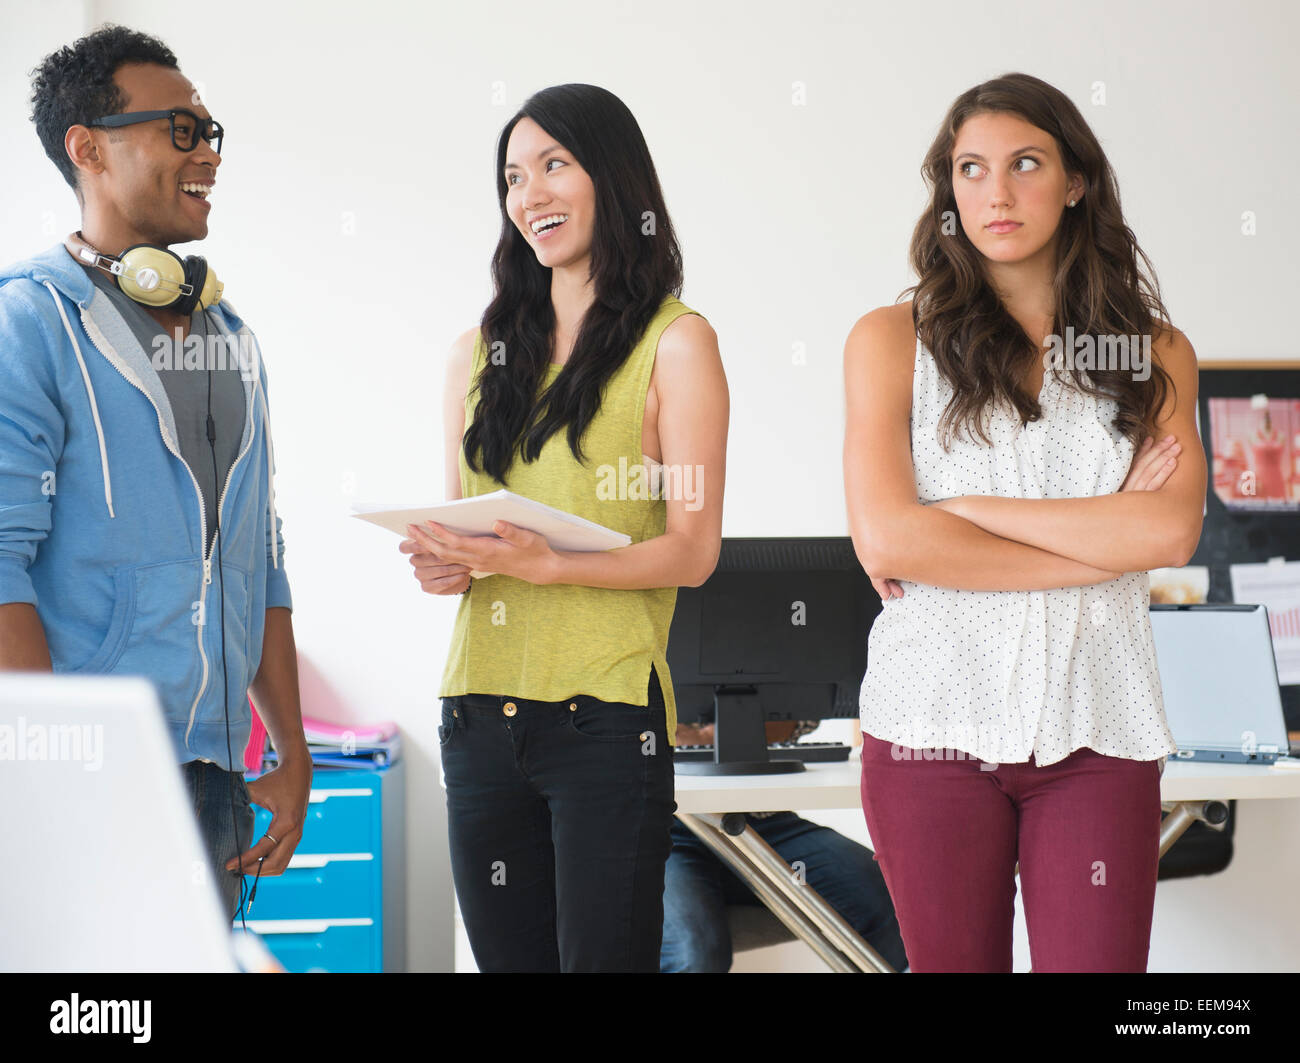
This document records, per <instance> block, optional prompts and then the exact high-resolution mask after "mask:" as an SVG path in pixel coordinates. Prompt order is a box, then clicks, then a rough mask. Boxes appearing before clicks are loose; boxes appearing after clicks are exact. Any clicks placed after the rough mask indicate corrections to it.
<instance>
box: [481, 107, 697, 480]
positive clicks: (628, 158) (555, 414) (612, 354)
mask: <svg viewBox="0 0 1300 1063" xmlns="http://www.w3.org/2000/svg"><path fill="white" fill-rule="evenodd" d="M521 118H531V119H532V120H533V121H534V122H536V123H537V124H538V125H539V126H541V127H542V129H544V130H546V132H547V133H549V134H550V135H551V136H552V137H553V138H554V139H555V141H556V142H557V143H558V144H560V145H561V146H563V147H564V148H565V149H566V150H567V151H569V152H570V153H571V154H572V155H573V157H574V158H575V159H577V161H578V164H579V165H580V166H581V167H582V168H583V169H584V170H585V171H586V172H587V174H588V175H589V176H590V178H591V182H592V185H593V187H594V190H595V202H596V212H595V218H594V220H593V226H592V237H591V278H592V280H593V287H594V299H593V301H592V304H591V306H590V308H588V310H587V312H586V314H585V315H584V316H583V319H582V324H581V326H580V328H579V329H578V334H577V337H576V339H575V342H574V347H573V353H572V355H571V356H570V358H569V360H568V361H567V362H566V363H565V365H564V367H563V368H562V369H561V370H560V372H559V374H558V375H557V376H556V378H555V381H554V382H553V383H552V385H551V387H549V388H548V389H547V390H546V392H545V393H544V394H543V395H542V396H540V398H539V396H538V394H537V390H538V387H539V385H540V384H541V382H542V379H543V375H544V374H545V371H546V366H547V363H549V362H550V361H551V348H552V342H553V339H554V331H555V311H554V308H553V307H552V305H551V270H550V268H549V267H547V266H543V265H542V264H541V263H539V262H538V261H537V256H536V254H535V252H534V251H533V249H532V247H531V245H530V244H529V243H528V241H527V239H526V238H525V237H524V235H523V234H522V233H521V232H520V231H519V230H518V229H517V228H516V227H515V224H514V222H513V221H511V220H510V217H509V215H508V214H507V213H506V193H507V190H508V189H507V185H506V179H505V174H504V170H505V165H506V146H507V144H508V143H509V141H510V133H511V131H512V130H513V129H514V127H515V126H516V124H518V122H519V120H520V119H521ZM496 182H497V198H498V200H499V201H500V206H501V238H500V240H499V241H498V243H497V247H496V252H495V253H494V254H493V256H492V282H493V289H494V295H493V298H492V301H491V303H489V304H488V307H487V309H486V310H485V311H484V312H483V319H482V321H481V322H480V323H479V326H480V330H481V332H482V336H483V342H484V343H485V344H486V346H487V350H488V352H489V357H488V359H487V360H486V362H485V364H484V366H483V369H482V371H481V373H480V374H479V377H478V380H477V381H471V385H470V387H471V394H473V391H474V390H475V389H477V392H478V395H479V405H478V409H477V414H476V416H475V418H474V421H473V423H472V424H471V425H470V426H469V427H468V429H467V430H466V432H465V436H464V439H463V445H464V449H465V460H466V462H467V464H468V465H469V467H470V468H471V469H474V470H475V471H479V468H480V465H479V460H478V459H479V458H480V457H481V461H482V468H484V469H486V471H487V472H488V473H490V474H491V475H492V476H493V477H494V478H495V479H497V480H499V481H501V482H502V483H504V482H505V474H506V471H507V470H508V469H509V467H510V465H511V463H512V462H513V460H514V456H515V451H516V447H517V448H518V451H519V454H520V456H521V457H522V458H523V460H524V461H534V460H536V458H537V456H538V455H539V454H540V453H541V450H542V445H543V444H544V443H545V442H546V440H547V439H549V438H550V437H551V436H552V435H553V434H554V433H555V432H557V431H559V430H560V429H561V428H564V427H565V426H566V425H567V427H568V441H569V449H570V450H571V451H572V452H573V456H574V457H575V458H576V459H577V460H578V461H580V462H581V461H583V460H584V457H583V453H582V448H581V444H580V440H581V437H582V434H583V432H584V431H585V430H586V428H587V425H588V424H590V423H591V419H592V418H593V417H594V416H595V415H596V413H597V412H598V411H599V410H600V402H601V395H602V392H603V390H604V387H605V384H606V382H607V381H608V380H609V378H610V377H611V376H613V374H614V373H615V372H616V371H617V370H618V368H619V367H620V366H621V365H622V364H623V363H624V362H625V361H626V360H627V357H628V355H629V354H631V352H632V349H633V347H635V346H636V343H637V341H638V340H639V339H640V338H641V336H642V334H643V333H644V332H645V330H646V327H647V326H648V325H649V324H650V320H651V318H653V317H654V315H655V313H656V312H657V311H658V310H659V308H660V306H661V305H662V304H663V301H664V299H665V297H666V296H668V295H674V296H679V295H680V294H681V289H682V255H681V249H680V247H679V246H678V244H677V236H676V234H675V233H674V232H673V227H672V222H671V221H669V218H668V210H667V208H666V207H665V206H664V198H663V192H662V191H661V189H660V187H659V177H658V175H657V174H656V173H655V167H654V163H653V162H652V161H651V159H650V151H649V149H648V148H647V147H646V143H645V137H644V136H642V134H641V128H640V126H638V125H637V122H636V119H635V118H634V117H633V116H632V112H631V111H629V110H628V109H627V106H626V105H625V104H624V103H623V101H622V100H620V99H619V98H618V97H617V96H615V95H614V94H613V93H612V92H608V91H607V90H605V89H602V88H598V87H597V86H595V85H581V84H570V85H555V86H552V87H551V88H546V89H542V90H541V91H540V92H537V93H534V94H533V95H532V96H530V97H529V98H528V99H527V100H525V101H524V104H523V106H522V107H520V109H519V113H518V114H516V115H515V116H514V117H513V118H511V119H510V121H509V122H507V123H506V127H505V129H503V130H502V131H501V136H500V139H499V140H498V141H497V160H496ZM496 344H501V345H502V346H500V347H497V346H496ZM497 350H499V351H503V352H504V355H505V357H504V360H503V361H501V362H500V363H498V361H497V360H496V359H494V358H493V357H491V352H493V351H497Z"/></svg>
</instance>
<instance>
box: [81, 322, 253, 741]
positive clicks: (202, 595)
mask: <svg viewBox="0 0 1300 1063" xmlns="http://www.w3.org/2000/svg"><path fill="white" fill-rule="evenodd" d="M80 309H81V323H82V327H83V328H85V330H86V335H87V336H88V337H89V338H90V342H91V343H93V344H94V345H95V349H96V350H97V351H99V353H100V354H101V355H103V357H104V359H105V360H106V361H107V362H108V363H109V365H111V366H112V367H113V368H114V369H116V370H117V373H118V375H119V376H120V377H121V378H122V379H123V380H125V381H126V382H127V383H128V384H130V385H131V386H132V387H133V388H135V389H136V390H137V391H138V392H140V394H141V395H143V396H144V397H145V398H146V399H148V400H149V405H150V406H152V407H153V409H154V414H155V415H156V416H157V418H158V431H159V434H160V435H161V436H162V440H163V443H164V444H165V445H166V447H167V449H168V450H169V451H171V453H172V454H174V455H175V456H176V457H177V458H178V459H179V460H180V463H181V464H182V465H184V466H185V471H186V472H187V473H189V474H190V482H191V483H192V484H193V485H194V494H195V497H196V498H197V499H198V501H199V532H200V534H201V535H202V538H201V539H200V540H199V541H200V543H202V548H203V582H202V583H201V584H200V585H199V612H200V613H201V614H202V615H203V623H202V624H196V625H195V629H196V636H195V638H196V641H197V643H198V648H199V659H200V660H201V661H202V662H203V676H202V678H201V679H200V681H199V692H198V693H197V694H196V695H195V696H194V703H193V704H192V705H191V706H190V717H189V721H188V723H187V724H186V727H185V748H186V749H188V748H189V745H190V732H191V731H192V730H193V729H194V715H195V713H196V712H197V711H198V707H199V702H200V701H201V700H202V699H203V692H204V691H205V690H207V688H208V655H207V653H206V652H204V649H203V629H204V628H205V627H207V620H208V617H207V597H208V587H209V585H210V584H211V583H212V549H211V548H210V547H209V546H208V514H207V510H206V508H205V507H204V505H203V490H202V489H201V488H200V487H199V481H198V478H197V477H196V476H195V475H194V470H193V469H191V468H190V466H189V463H188V462H187V461H186V460H185V459H184V458H183V457H182V456H181V453H180V451H179V450H177V449H176V446H175V445H174V444H173V441H172V438H171V436H169V435H168V434H167V426H166V425H165V424H164V423H163V419H162V411H161V410H160V409H158V404H157V403H156V402H154V401H153V397H152V396H151V395H150V394H149V393H148V392H147V391H145V389H144V388H143V387H141V386H140V384H139V383H137V382H136V381H134V380H132V379H131V378H130V377H129V376H127V375H126V373H124V372H123V371H122V368H121V367H120V366H119V365H118V364H117V362H116V361H115V360H114V358H112V357H110V356H109V354H108V353H107V352H106V351H105V350H104V348H103V347H101V346H100V345H99V340H97V339H96V338H95V333H97V332H99V329H98V327H96V328H95V332H91V330H90V329H89V328H87V327H86V325H87V321H86V311H85V309H84V308H80ZM91 324H93V322H91ZM114 354H116V351H115V352H114ZM257 383H258V382H257V380H256V379H254V380H253V393H254V398H256V393H257ZM248 416H250V417H251V416H252V403H251V402H250V403H249V410H248ZM255 434H256V433H255V432H253V431H250V432H249V433H248V444H247V445H246V446H245V447H244V448H243V449H242V450H240V452H239V453H238V454H237V455H236V456H235V460H234V461H233V462H231V465H230V470H229V471H228V472H227V473H226V482H225V484H224V485H223V486H222V488H221V493H220V494H219V495H218V496H217V526H218V527H220V525H221V505H222V503H223V502H224V501H225V499H226V489H227V488H229V487H230V481H231V478H232V477H233V476H234V474H235V469H236V467H237V466H238V465H239V463H240V461H242V460H243V457H244V455H245V454H247V453H248V451H249V450H250V449H251V448H252V445H253V436H254V435H255ZM217 534H218V535H219V534H220V532H218V533H217ZM212 541H213V545H215V544H216V536H213V540H212ZM221 622H222V623H224V622H225V617H222V618H221Z"/></svg>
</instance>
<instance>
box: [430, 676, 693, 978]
mask: <svg viewBox="0 0 1300 1063" xmlns="http://www.w3.org/2000/svg"><path fill="white" fill-rule="evenodd" d="M648 701H649V704H648V705H632V704H628V703H625V702H608V701H601V700H599V699H597V698H594V697H591V696H589V695H586V694H578V695H574V696H573V697H571V698H568V699H567V700H565V701H558V702H553V701H532V700H529V699H526V698H517V697H507V696H502V695H495V694H494V695H485V694H465V695H460V696H457V697H449V698H443V699H442V725H441V726H440V727H439V729H438V736H439V740H440V742H441V747H442V766H443V775H444V778H445V782H446V790H447V835H448V841H449V846H450V850H451V869H452V879H453V881H454V883H455V886H456V896H457V899H458V900H459V902H460V910H461V916H462V918H463V919H464V922H465V930H466V932H467V934H468V936H469V941H470V946H471V948H472V949H473V952H474V959H475V961H476V962H477V964H478V968H479V970H480V971H484V972H489V971H585V972H593V971H602V972H603V971H651V972H653V971H658V969H659V949H660V945H661V943H662V939H663V915H664V910H663V891H664V865H665V864H666V863H667V860H668V853H669V851H670V850H671V848H672V839H671V836H670V834H669V830H670V828H671V824H672V820H673V813H674V812H675V811H676V810H677V806H676V804H675V803H674V801H673V761H672V750H671V748H670V747H669V745H668V734H667V718H666V712H665V709H664V700H663V693H662V691H661V690H660V688H659V681H658V678H657V677H656V676H655V675H654V670H653V668H652V669H651V675H650V679H649V689H648Z"/></svg>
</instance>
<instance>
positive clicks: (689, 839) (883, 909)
mask: <svg viewBox="0 0 1300 1063" xmlns="http://www.w3.org/2000/svg"><path fill="white" fill-rule="evenodd" d="M747 820H748V823H749V825H750V826H751V827H753V828H754V830H755V831H756V832H757V833H758V834H759V836H760V837H761V838H762V839H763V840H764V841H765V842H767V844H768V845H770V846H771V847H772V848H773V849H775V850H776V852H777V854H778V855H779V856H780V857H781V859H782V860H784V861H785V862H786V863H787V864H790V865H791V866H792V867H793V866H794V864H795V861H802V862H803V868H804V881H805V882H806V883H807V884H808V885H809V886H811V887H812V888H813V889H814V890H816V891H817V892H818V893H819V894H820V895H821V897H822V899H823V900H825V901H826V903H827V904H829V905H830V906H831V907H832V908H834V909H835V910H836V911H837V912H838V913H839V914H840V916H841V917H842V918H843V919H844V921H845V922H846V923H848V924H849V926H851V927H853V929H854V930H856V931H857V932H858V934H860V935H861V936H862V938H863V939H864V940H865V941H866V942H867V944H868V945H870V946H871V947H872V948H873V949H875V950H876V951H877V952H878V953H880V955H881V958H882V959H884V960H885V962H886V963H888V964H889V965H890V966H891V967H893V968H894V970H895V971H901V970H902V969H903V968H904V967H906V966H907V955H906V953H905V951H904V949H903V938H902V935H901V933H900V931H899V928H898V920H897V919H896V918H895V917H894V904H893V901H892V900H890V896H889V890H888V888H887V887H886V886H885V877H884V875H883V874H882V873H881V870H880V867H879V865H878V864H877V863H876V859H875V856H874V855H873V854H872V852H871V850H870V849H868V848H866V847H865V846H862V845H859V844H858V843H857V842H855V841H851V840H850V839H848V838H845V837H844V836H843V835H842V834H839V833H838V832H836V831H833V830H831V828H830V827H824V826H821V825H820V824H817V823H809V822H808V821H807V820H806V819H800V818H799V817H798V816H796V815H795V814H794V813H793V812H778V813H777V814H776V815H775V816H768V817H764V818H756V817H753V816H749V817H747ZM672 833H673V852H672V856H671V857H669V860H668V872H667V883H666V887H665V890H664V941H663V948H662V951H661V953H660V970H662V971H664V972H666V973H669V972H712V973H726V972H727V971H729V970H730V969H731V932H730V929H729V928H728V926H727V915H726V908H727V906H728V905H732V904H761V903H762V902H761V901H760V900H759V899H758V897H757V896H755V895H754V893H753V891H752V890H750V888H749V887H748V886H747V885H745V883H744V882H743V881H742V880H741V878H740V877H739V876H738V875H737V874H736V873H735V872H734V871H732V870H731V868H730V867H728V866H727V865H725V864H724V863H723V862H722V861H721V860H720V859H718V857H716V856H714V855H713V853H712V852H711V851H710V850H709V849H708V848H706V847H705V845H704V843H703V842H701V841H700V840H699V839H698V838H697V837H696V836H695V835H694V834H692V833H691V831H690V830H689V829H687V828H686V827H685V826H683V825H682V824H680V823H677V822H674V823H673V832H672ZM774 918H775V917H774Z"/></svg>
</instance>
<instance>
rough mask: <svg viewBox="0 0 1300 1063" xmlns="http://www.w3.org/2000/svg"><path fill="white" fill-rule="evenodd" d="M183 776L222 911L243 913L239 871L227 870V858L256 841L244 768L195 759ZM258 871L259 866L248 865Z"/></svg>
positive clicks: (225, 913) (251, 870)
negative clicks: (222, 766)
mask: <svg viewBox="0 0 1300 1063" xmlns="http://www.w3.org/2000/svg"><path fill="white" fill-rule="evenodd" d="M181 777H182V778H183V779H184V780H185V788H186V790H188V791H189V795H190V801H191V802H192V803H193V805H194V815H195V816H196V817H197V818H198V821H199V834H200V835H201V836H202V838H203V847H204V848H205V849H206V850H207V854H208V862H209V863H210V864H211V865H212V874H213V875H214V876H215V877H216V880H217V890H218V892H219V893H220V896H221V904H222V914H224V915H227V916H229V917H230V918H231V919H234V918H235V916H236V915H238V914H239V886H240V881H241V880H240V876H239V872H238V871H227V870H226V861H227V860H230V859H232V858H233V857H235V856H236V855H238V854H239V853H240V852H247V851H248V848H249V846H251V845H252V844H253V822H254V813H253V806H252V804H251V803H250V802H249V799H248V784H247V783H245V782H244V773H243V772H242V771H226V770H225V769H224V768H221V767H218V766H217V765H216V764H210V763H208V762H207V761H202V760H191V761H189V762H188V763H185V764H182V765H181ZM232 805H233V811H232ZM244 867H245V869H246V870H248V873H249V874H250V875H251V874H254V873H256V871H257V865H256V864H252V865H251V868H250V865H249V864H247V863H246V864H245V865H244Z"/></svg>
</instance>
